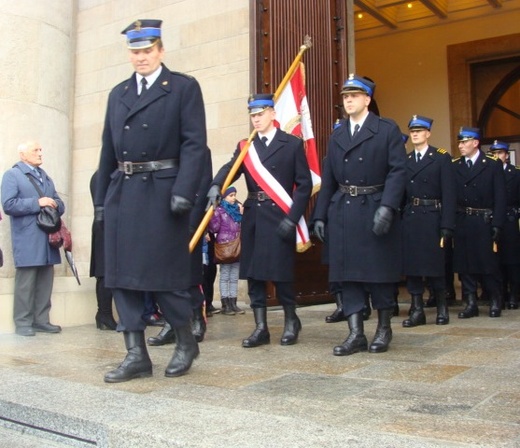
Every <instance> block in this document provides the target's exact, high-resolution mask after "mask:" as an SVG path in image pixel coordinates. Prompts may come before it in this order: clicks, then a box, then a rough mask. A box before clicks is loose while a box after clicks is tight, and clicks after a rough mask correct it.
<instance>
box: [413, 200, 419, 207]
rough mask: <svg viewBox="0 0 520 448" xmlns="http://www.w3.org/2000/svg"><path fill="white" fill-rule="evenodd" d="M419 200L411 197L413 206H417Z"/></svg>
mask: <svg viewBox="0 0 520 448" xmlns="http://www.w3.org/2000/svg"><path fill="white" fill-rule="evenodd" d="M419 201H420V199H419V198H413V199H412V205H413V206H415V207H417V206H418V205H419Z"/></svg>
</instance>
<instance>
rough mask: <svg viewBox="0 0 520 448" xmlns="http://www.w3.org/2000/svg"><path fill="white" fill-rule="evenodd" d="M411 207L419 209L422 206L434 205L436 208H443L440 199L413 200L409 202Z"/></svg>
mask: <svg viewBox="0 0 520 448" xmlns="http://www.w3.org/2000/svg"><path fill="white" fill-rule="evenodd" d="M409 204H410V205H412V206H414V207H418V206H420V205H434V206H435V207H440V206H441V200H440V199H421V198H412V200H411V201H410V202H409Z"/></svg>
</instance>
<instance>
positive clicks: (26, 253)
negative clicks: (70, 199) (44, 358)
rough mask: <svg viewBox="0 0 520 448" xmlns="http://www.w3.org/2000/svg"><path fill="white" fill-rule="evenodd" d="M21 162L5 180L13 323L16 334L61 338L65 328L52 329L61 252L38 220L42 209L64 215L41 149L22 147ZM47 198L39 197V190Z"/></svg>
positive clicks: (36, 145) (29, 144) (30, 143)
mask: <svg viewBox="0 0 520 448" xmlns="http://www.w3.org/2000/svg"><path fill="white" fill-rule="evenodd" d="M18 154H19V156H20V161H19V162H18V163H16V164H15V165H13V167H12V168H11V169H9V170H7V171H6V172H5V173H4V176H3V178H2V207H3V208H4V212H5V214H6V215H9V218H10V221H11V241H12V244H13V257H14V266H15V268H16V274H15V279H14V307H13V320H14V324H15V327H16V328H15V331H16V334H18V335H20V336H34V335H35V332H44V333H59V332H61V327H60V326H59V325H54V324H51V323H50V321H49V313H50V310H51V295H52V286H53V283H54V265H55V264H60V263H61V257H60V251H59V249H57V248H55V247H52V246H51V245H50V244H49V235H48V234H47V233H45V232H44V231H43V230H42V229H40V227H38V224H37V223H36V218H37V216H38V214H39V213H40V210H41V208H42V207H52V208H54V209H57V210H58V212H59V215H60V216H61V215H63V213H64V212H65V205H64V204H63V201H62V200H61V198H60V197H59V196H58V193H57V192H56V188H55V187H54V182H53V181H52V179H51V178H50V177H49V176H48V175H47V173H46V172H45V171H44V170H43V169H42V168H40V166H41V164H42V163H43V157H42V148H41V146H40V144H39V143H38V142H36V141H28V142H24V143H21V144H20V145H19V146H18ZM30 179H31V180H30ZM33 182H34V183H35V184H36V185H37V186H38V188H39V190H40V191H41V192H42V193H43V195H42V196H41V197H40V194H39V192H38V190H37V189H36V186H35V185H34V184H33Z"/></svg>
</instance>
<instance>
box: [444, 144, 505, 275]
mask: <svg viewBox="0 0 520 448" xmlns="http://www.w3.org/2000/svg"><path fill="white" fill-rule="evenodd" d="M479 152H480V154H479V157H478V159H477V161H476V162H475V165H474V166H473V167H472V168H471V169H469V168H468V167H467V166H466V162H465V159H464V157H460V158H459V159H456V160H454V161H453V163H454V166H455V179H456V184H457V206H458V207H459V208H458V210H457V221H456V225H455V235H454V239H453V244H454V246H453V270H454V271H455V272H458V273H459V274H495V273H497V272H498V270H499V266H498V254H497V253H495V252H493V241H492V239H491V236H492V227H498V228H500V229H502V228H503V226H504V221H505V216H506V189H505V182H504V170H503V168H502V162H500V161H498V160H497V159H496V158H495V157H493V156H486V155H485V154H484V153H483V152H482V151H480V150H479ZM464 207H472V208H481V209H485V208H487V209H491V210H492V213H493V214H492V217H491V218H490V219H485V218H484V217H483V216H480V215H468V214H466V213H463V212H462V209H461V208H464Z"/></svg>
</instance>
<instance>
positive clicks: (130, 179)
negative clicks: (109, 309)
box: [95, 20, 207, 383]
mask: <svg viewBox="0 0 520 448" xmlns="http://www.w3.org/2000/svg"><path fill="white" fill-rule="evenodd" d="M160 27H161V21H160V20H137V21H135V22H133V23H132V24H130V25H129V26H128V27H127V28H125V29H124V30H123V31H122V34H125V35H126V39H127V47H128V49H129V56H130V62H131V63H132V65H133V68H134V70H135V73H134V74H133V75H132V76H131V77H130V78H129V79H127V80H126V81H123V82H122V83H120V84H119V85H117V86H116V87H115V88H114V89H113V90H112V91H111V92H110V95H109V98H108V105H107V111H106V118H105V126H104V130H103V138H102V149H101V157H100V162H99V172H98V186H97V189H96V200H95V205H96V209H95V215H96V216H95V219H97V220H98V221H101V220H104V223H105V244H106V248H105V254H106V260H105V262H106V265H105V283H106V286H107V287H109V288H112V289H113V292H114V300H115V303H116V307H117V311H118V314H119V318H120V323H119V326H118V330H119V331H123V333H124V339H125V345H126V348H127V351H128V353H127V356H126V358H125V359H124V360H123V362H122V363H121V365H120V366H119V367H118V368H116V369H114V370H112V371H110V372H108V373H107V374H106V375H105V381H106V382H109V383H117V382H121V381H128V380H131V379H133V378H137V377H145V376H150V375H151V374H152V362H151V360H150V357H149V355H148V352H147V350H146V344H145V340H144V329H145V322H144V321H143V320H142V319H141V314H142V311H143V308H144V306H143V291H150V292H153V294H154V297H155V298H156V299H157V301H158V303H159V306H160V308H161V311H162V312H163V314H164V316H165V319H166V320H167V321H168V322H169V323H170V324H171V325H172V326H173V328H174V331H175V335H176V340H177V346H176V348H175V351H174V354H173V357H172V359H171V361H170V362H169V364H168V366H167V367H166V370H165V375H166V376H168V377H174V376H179V375H183V374H185V373H186V372H187V371H188V370H189V368H190V367H191V364H192V362H193V360H194V359H195V358H196V357H197V356H198V354H199V347H198V344H197V342H196V340H195V338H194V336H193V335H192V332H191V326H190V319H191V316H192V307H191V303H190V294H189V292H188V288H189V286H190V254H189V241H190V232H189V219H190V210H191V209H192V207H193V204H194V202H195V199H196V193H197V190H198V188H199V183H200V179H201V178H202V173H203V172H204V162H205V158H206V151H207V146H206V122H205V112H204V102H203V99H202V93H201V89H200V87H199V84H198V82H197V81H196V80H195V79H194V78H192V77H191V76H187V75H184V74H182V73H177V72H171V71H170V70H168V68H167V67H166V66H165V65H164V64H162V59H163V56H164V47H163V43H162V40H161V28H160Z"/></svg>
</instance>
